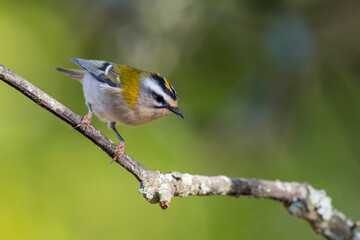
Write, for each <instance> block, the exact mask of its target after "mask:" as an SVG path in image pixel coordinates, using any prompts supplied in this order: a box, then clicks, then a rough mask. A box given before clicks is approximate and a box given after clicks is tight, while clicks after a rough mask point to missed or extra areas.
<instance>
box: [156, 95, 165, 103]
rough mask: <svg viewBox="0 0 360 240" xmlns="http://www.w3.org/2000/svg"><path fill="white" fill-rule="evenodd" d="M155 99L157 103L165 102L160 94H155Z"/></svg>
mask: <svg viewBox="0 0 360 240" xmlns="http://www.w3.org/2000/svg"><path fill="white" fill-rule="evenodd" d="M156 101H157V102H159V103H165V100H164V98H163V97H162V96H156Z"/></svg>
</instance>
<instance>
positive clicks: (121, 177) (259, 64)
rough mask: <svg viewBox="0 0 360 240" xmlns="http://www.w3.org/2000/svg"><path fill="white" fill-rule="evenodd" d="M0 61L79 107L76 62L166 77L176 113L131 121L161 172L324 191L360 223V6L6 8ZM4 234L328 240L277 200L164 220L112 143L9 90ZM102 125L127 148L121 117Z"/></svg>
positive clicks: (132, 146) (195, 208) (168, 215)
mask: <svg viewBox="0 0 360 240" xmlns="http://www.w3.org/2000/svg"><path fill="white" fill-rule="evenodd" d="M0 6H1V7H0V29H1V37H0V43H1V44H0V64H3V65H5V66H6V67H8V68H10V69H11V70H12V71H14V72H15V73H17V74H19V75H21V76H22V77H24V78H26V79H27V80H29V81H30V82H32V83H33V84H34V85H36V86H38V87H39V88H41V89H42V90H44V91H46V92H47V93H49V94H50V95H51V96H53V97H54V98H56V99H57V100H59V101H60V102H62V103H63V104H65V105H66V106H68V107H69V108H70V109H72V110H73V111H75V112H76V113H78V114H81V115H84V114H86V111H87V108H86V106H85V105H84V98H83V95H82V90H81V86H80V84H79V83H78V82H76V81H74V80H72V79H70V78H68V77H66V76H64V75H62V74H59V73H57V72H55V71H54V70H53V68H54V67H55V66H61V67H70V68H72V67H75V65H74V64H73V63H71V62H70V61H68V60H67V58H68V57H80V58H88V59H104V60H110V61H114V62H117V63H122V64H128V65H132V66H137V67H139V68H142V69H145V70H150V71H153V72H160V73H161V74H163V75H164V76H166V77H167V79H168V80H169V82H170V83H171V84H172V85H174V87H175V88H176V90H177V92H178V95H179V107H180V109H181V111H182V112H183V113H184V115H185V116H186V120H182V119H180V118H178V117H176V116H175V115H170V116H167V117H164V118H162V119H159V120H157V121H155V122H152V123H150V124H148V125H146V126H140V127H136V128H130V127H123V126H118V130H119V131H120V133H121V134H122V136H123V137H124V138H125V140H126V141H127V152H128V153H129V154H130V155H132V156H133V157H134V158H135V159H137V160H138V161H140V162H141V163H143V164H144V165H145V166H146V167H148V168H149V169H152V170H160V171H163V172H168V171H170V170H177V171H181V172H188V173H192V174H203V175H219V174H224V175H227V176H231V177H251V178H264V179H273V180H274V179H280V180H283V181H299V182H309V183H311V184H312V185H313V186H314V187H316V188H320V189H325V190H326V192H327V193H328V194H329V195H330V196H331V197H332V199H333V205H334V207H336V208H338V209H339V210H341V211H343V212H344V213H345V214H346V215H347V216H348V217H350V218H352V219H353V220H356V219H359V218H360V208H359V199H360V191H359V190H360V189H359V184H360V174H359V173H360V159H359V158H360V147H359V143H360V141H359V140H360V137H359V132H360V111H359V110H360V94H359V93H360V82H359V75H360V71H359V64H360V54H359V51H360V31H359V28H360V24H359V23H360V15H359V11H360V2H359V1H355V0H348V1H342V2H339V1H336V0H327V1H325V0H316V1H310V0H302V1H300V0H289V1H284V0H244V1H235V0H225V1H209V0H181V1H180V0H178V1H169V0H156V1H148V0H140V1H131V0H105V1H99V0H92V1H81V0H80V1H70V0H66V1H40V0H37V1H36V0H34V1H24V0H19V1H10V0H0ZM0 99H1V101H0V112H1V116H2V117H1V118H0V159H1V161H0V196H1V197H0V239H6V240H7V239H55V240H56V239H144V238H146V239H220V238H221V239H265V238H267V239H320V237H318V236H316V235H315V234H314V233H313V231H312V230H311V228H310V227H309V226H308V224H307V223H306V222H304V221H301V220H298V219H295V218H292V217H290V216H289V215H288V214H287V212H286V211H285V209H283V207H282V206H281V204H279V203H276V202H273V201H269V200H255V199H248V198H246V197H240V199H235V198H231V197H225V196H212V197H188V198H184V199H181V198H175V199H173V201H172V205H171V207H170V208H169V209H168V210H166V211H162V210H161V209H160V208H159V207H158V206H157V205H150V204H148V203H147V202H146V201H145V200H144V199H143V197H142V196H141V195H140V194H139V193H138V186H139V184H138V182H137V181H136V180H135V179H134V177H132V176H131V175H130V174H129V173H128V172H126V171H125V170H123V169H122V168H121V167H119V166H118V165H117V164H111V165H108V164H107V162H108V161H109V160H110V159H109V158H108V157H107V156H106V154H104V153H103V152H102V151H101V150H100V149H99V148H97V147H96V146H95V145H94V144H92V143H91V142H90V141H88V140H87V139H86V138H84V137H82V136H81V135H80V134H79V133H77V132H76V131H74V130H72V129H71V128H70V127H69V126H68V125H67V124H65V123H63V122H62V121H60V120H59V119H57V118H56V117H54V116H53V115H51V114H50V113H49V112H47V111H45V110H43V109H42V108H40V107H38V106H37V105H36V104H34V103H33V102H31V101H30V100H29V99H27V98H25V97H24V96H22V95H21V94H20V93H19V92H17V91H15V90H14V89H12V88H10V87H9V86H7V85H6V84H5V83H3V82H0ZM93 125H94V126H95V127H97V128H99V129H100V130H101V131H102V132H103V133H105V134H106V135H107V136H109V137H110V138H111V139H113V140H114V141H116V142H117V139H116V137H115V135H114V134H113V133H112V132H111V131H110V130H108V129H107V127H106V124H105V123H102V122H100V121H99V120H98V119H95V120H94V121H93Z"/></svg>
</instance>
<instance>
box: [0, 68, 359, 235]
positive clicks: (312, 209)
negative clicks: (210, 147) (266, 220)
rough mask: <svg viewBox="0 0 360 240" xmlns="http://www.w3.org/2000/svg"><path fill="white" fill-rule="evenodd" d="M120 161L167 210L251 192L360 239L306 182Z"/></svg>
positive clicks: (73, 117)
mask: <svg viewBox="0 0 360 240" xmlns="http://www.w3.org/2000/svg"><path fill="white" fill-rule="evenodd" d="M0 79H1V80H3V81H4V82H6V83H7V84H9V85H10V86H12V87H14V88H15V89H17V90H18V91H20V92H21V93H22V94H24V95H25V96H27V97H28V98H30V99H31V100H32V101H34V102H35V103H36V104H38V105H40V106H41V107H43V108H45V109H46V110H48V111H49V112H51V113H53V114H54V115H56V116H57V117H59V118H60V119H62V120H63V121H65V122H66V123H68V124H69V125H70V126H72V127H75V126H76V125H77V124H78V123H79V122H80V121H81V116H79V115H77V114H75V113H74V112H72V111H71V110H70V109H68V108H67V107H65V106H64V105H62V104H61V103H60V102H58V101H56V100H55V99H54V98H52V97H50V96H49V95H48V94H46V93H45V92H43V91H41V90H40V89H38V88H37V87H35V86H34V85H32V84H31V83H29V82H27V81H26V80H25V79H23V78H21V77H20V76H18V75H16V74H15V73H13V72H12V71H10V70H9V69H7V68H6V67H4V66H3V65H0ZM74 129H75V130H77V131H78V132H80V133H81V134H82V135H84V136H85V137H87V138H88V139H90V140H91V141H92V142H93V143H95V144H96V145H97V146H99V147H100V148H101V149H102V150H103V151H104V152H106V153H107V154H108V155H109V156H110V157H111V158H113V157H114V156H115V149H116V145H115V144H114V143H113V142H111V141H110V140H109V139H108V138H107V137H106V136H105V135H103V134H102V133H101V132H100V131H99V130H97V129H96V128H94V127H93V126H90V127H89V128H88V129H84V128H74ZM116 162H117V163H118V164H120V165H121V166H122V167H124V168H125V169H126V170H127V171H129V172H130V173H132V174H133V175H134V176H135V178H136V179H137V180H138V181H139V182H140V193H141V194H142V195H143V196H144V197H145V198H146V199H147V200H148V201H149V202H150V203H154V204H155V203H156V204H159V205H160V207H161V208H162V209H166V208H168V207H169V206H170V202H171V199H172V198H173V197H174V196H178V197H187V196H191V195H193V196H209V195H228V196H235V197H239V196H241V195H245V196H249V197H251V198H265V199H272V200H276V201H279V202H282V203H283V204H284V207H285V208H286V209H287V210H288V212H289V213H290V214H291V215H292V216H295V217H298V218H302V219H304V220H306V221H308V222H309V223H310V225H311V227H312V228H313V229H314V231H315V232H316V233H318V234H320V235H322V236H324V237H325V238H327V239H351V240H360V233H359V232H357V231H356V228H357V227H358V226H359V222H357V223H354V222H353V221H351V220H350V219H348V218H346V217H345V215H344V214H343V213H341V212H339V211H337V210H336V209H334V208H333V207H332V205H331V198H330V197H328V196H327V195H326V193H325V191H323V190H316V189H314V188H313V187H312V186H311V185H309V184H306V183H297V182H281V181H279V180H276V181H268V180H261V179H247V178H229V177H226V176H214V177H208V176H200V175H190V174H187V173H184V174H182V173H179V172H169V173H166V174H163V173H161V172H159V171H155V172H153V171H150V170H148V169H147V168H145V167H144V166H143V165H142V164H140V163H139V162H137V161H136V160H135V159H133V158H132V157H130V156H129V155H127V154H126V153H125V154H124V155H123V156H122V157H121V158H120V159H119V160H117V161H116Z"/></svg>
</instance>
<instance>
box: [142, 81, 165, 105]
mask: <svg viewBox="0 0 360 240" xmlns="http://www.w3.org/2000/svg"><path fill="white" fill-rule="evenodd" d="M145 84H146V85H147V86H148V87H149V88H150V89H151V90H152V91H154V92H155V93H156V94H158V95H160V96H162V97H163V98H164V100H165V101H166V102H169V96H168V95H167V94H166V93H165V92H164V90H163V89H162V88H161V87H160V86H159V85H157V84H156V83H155V82H154V81H152V80H147V81H145Z"/></svg>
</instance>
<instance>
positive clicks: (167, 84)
mask: <svg viewBox="0 0 360 240" xmlns="http://www.w3.org/2000/svg"><path fill="white" fill-rule="evenodd" d="M164 82H165V87H166V88H167V89H169V90H170V92H172V90H171V87H170V84H169V83H168V81H166V79H165V78H164Z"/></svg>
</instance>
